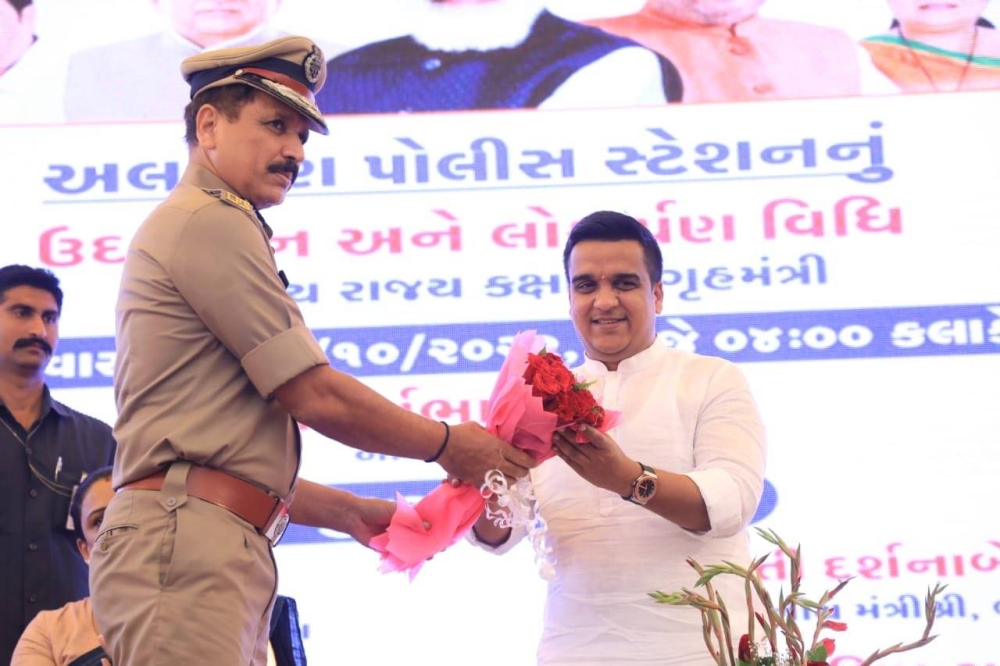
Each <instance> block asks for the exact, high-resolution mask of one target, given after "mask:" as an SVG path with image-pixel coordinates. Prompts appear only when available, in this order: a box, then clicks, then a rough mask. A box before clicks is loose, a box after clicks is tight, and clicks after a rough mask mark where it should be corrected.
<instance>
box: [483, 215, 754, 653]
mask: <svg viewBox="0 0 1000 666" xmlns="http://www.w3.org/2000/svg"><path fill="white" fill-rule="evenodd" d="M563 262H564V270H565V273H566V278H567V281H568V283H569V285H570V298H569V300H570V315H571V318H572V320H573V327H574V328H575V329H576V332H577V335H578V336H579V338H580V340H581V341H582V342H583V346H584V350H585V352H586V357H585V359H584V362H583V365H582V366H581V367H579V368H577V369H576V371H575V374H576V376H577V378H578V379H579V380H580V381H582V382H586V383H587V384H588V386H589V387H590V391H591V392H592V393H593V395H594V397H595V398H596V399H597V400H598V402H599V403H600V404H601V405H602V406H603V407H604V408H605V409H614V410H618V411H620V412H621V423H620V425H618V426H616V427H614V428H612V429H611V430H609V431H608V433H602V432H600V431H599V430H597V429H596V428H594V427H591V426H588V425H584V426H579V427H574V428H572V429H571V430H568V431H561V432H558V433H557V434H556V436H555V437H554V440H553V443H554V445H555V448H556V450H557V457H556V458H552V459H549V460H547V461H545V462H543V463H541V464H540V465H539V466H538V467H537V468H535V469H533V470H531V471H530V472H529V478H530V480H531V484H532V486H533V487H534V492H535V497H536V498H537V502H538V506H539V511H540V515H541V517H542V518H543V519H544V521H545V523H546V525H547V534H546V540H547V543H548V546H549V547H550V548H551V556H552V558H553V560H554V561H553V562H552V568H553V570H554V574H553V575H552V576H550V577H549V578H547V581H548V590H547V595H546V601H545V611H544V619H543V622H544V626H543V628H542V636H541V641H540V643H539V645H538V651H537V659H538V664H539V666H543V665H548V664H573V665H574V666H596V665H598V664H601V665H608V664H623V663H630V664H631V663H643V664H700V663H704V661H705V660H704V650H705V645H704V642H703V638H702V625H701V622H700V620H698V619H697V618H696V617H695V618H692V617H691V615H689V614H686V613H685V612H684V609H681V608H677V607H668V606H664V605H660V604H656V603H655V602H654V601H653V600H652V599H651V598H650V597H649V596H648V593H649V592H651V591H652V590H655V589H660V587H661V586H663V585H665V584H667V583H666V582H665V581H669V584H670V585H672V586H674V587H676V588H677V589H680V588H683V587H694V584H695V582H696V580H697V574H695V573H694V572H693V571H692V569H691V568H690V567H689V566H688V565H687V563H686V561H685V560H686V558H689V557H692V558H695V559H697V560H699V561H711V560H712V559H713V558H716V559H719V560H722V561H730V562H749V561H750V559H751V558H750V550H749V540H748V536H747V532H746V528H747V526H748V525H749V524H750V521H751V519H752V518H753V516H754V514H755V512H756V510H757V506H758V504H759V502H760V499H761V496H762V494H763V490H764V465H765V458H766V455H767V444H766V438H765V432H764V426H763V424H762V422H761V418H760V415H759V413H758V409H757V405H756V402H755V400H754V397H753V395H752V394H751V392H750V388H749V386H748V383H747V381H746V379H745V378H744V376H743V373H742V372H741V371H740V369H739V368H738V367H737V366H736V365H734V364H733V363H731V362H729V361H727V360H724V359H721V358H717V357H711V356H703V355H699V354H695V353H692V352H687V351H682V350H680V349H675V348H672V347H670V346H668V345H667V344H666V343H665V342H664V341H663V340H660V339H659V338H658V337H657V335H656V317H657V315H659V314H660V313H661V311H662V308H663V284H662V282H661V276H662V274H663V257H662V254H661V251H660V247H659V245H658V244H657V241H656V239H655V238H654V237H653V235H652V234H651V233H650V231H649V229H647V228H646V227H645V226H643V225H642V224H641V223H639V222H638V221H637V220H636V219H635V218H633V217H630V216H628V215H624V214H622V213H618V212H613V211H598V212H595V213H591V214H590V215H588V216H586V217H584V218H583V219H582V220H580V221H579V222H578V223H577V224H576V225H575V226H574V227H573V229H572V231H571V232H570V235H569V238H568V239H567V241H566V245H565V249H564V251H563ZM579 434H582V435H583V438H584V439H585V440H586V441H584V442H580V441H579V438H578V437H577V435H579ZM495 509H496V510H502V508H499V507H495ZM527 534H528V530H527V529H526V528H525V527H524V526H521V527H514V528H513V529H511V528H506V529H505V528H503V527H498V526H497V525H496V523H495V522H494V521H493V520H492V519H491V518H490V516H489V515H488V512H484V514H483V516H482V517H480V518H479V519H478V520H477V521H476V523H475V524H474V526H473V529H472V531H471V532H470V533H469V535H468V538H469V540H470V541H472V543H474V544H476V545H478V546H480V547H482V548H484V549H486V550H488V551H491V552H495V553H506V552H508V551H510V550H511V549H512V548H513V547H514V546H515V545H516V544H517V543H518V542H519V541H520V540H522V539H524V538H525V536H527ZM713 583H714V584H717V586H716V590H717V591H718V592H719V593H720V595H722V596H725V595H726V594H729V595H733V596H735V595H737V594H738V595H742V594H743V584H742V582H741V581H739V580H737V579H736V578H735V577H730V578H729V579H728V580H726V579H725V578H720V579H718V580H717V581H713ZM729 612H730V614H731V617H732V621H733V623H734V626H746V622H747V609H746V607H745V606H742V607H741V606H735V607H732V608H730V609H729Z"/></svg>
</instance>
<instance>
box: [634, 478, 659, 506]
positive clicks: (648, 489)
mask: <svg viewBox="0 0 1000 666" xmlns="http://www.w3.org/2000/svg"><path fill="white" fill-rule="evenodd" d="M654 493H656V479H651V478H649V477H646V478H644V479H639V483H637V484H635V496H636V499H639V500H643V501H647V500H649V498H651V497H652V496H653V494H654Z"/></svg>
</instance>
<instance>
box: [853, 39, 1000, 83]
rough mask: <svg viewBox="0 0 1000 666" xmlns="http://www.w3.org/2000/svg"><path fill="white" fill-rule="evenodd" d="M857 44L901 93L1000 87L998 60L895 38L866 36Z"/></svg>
mask: <svg viewBox="0 0 1000 666" xmlns="http://www.w3.org/2000/svg"><path fill="white" fill-rule="evenodd" d="M861 45H862V46H863V47H864V48H865V49H866V50H867V51H868V53H870V54H871V57H872V62H873V63H875V66H876V67H878V68H879V69H880V70H881V71H882V72H883V73H884V74H885V75H886V76H888V77H889V78H890V79H892V80H893V81H894V82H895V83H896V85H898V86H899V87H900V89H902V90H903V91H904V92H936V91H940V92H946V91H955V90H984V89H989V88H1000V58H995V57H990V56H972V57H970V55H969V54H968V53H959V52H956V51H947V50H945V49H940V48H937V47H934V46H930V45H928V44H922V43H920V42H915V41H913V40H904V39H901V38H899V37H897V36H895V35H878V36H876V37H869V38H867V39H865V40H864V41H862V42H861Z"/></svg>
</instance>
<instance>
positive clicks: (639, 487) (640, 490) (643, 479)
mask: <svg viewBox="0 0 1000 666" xmlns="http://www.w3.org/2000/svg"><path fill="white" fill-rule="evenodd" d="M639 465H641V466H642V473H641V474H639V476H637V477H636V479H635V481H633V482H632V492H631V493H630V494H628V495H622V499H623V500H628V501H629V502H632V503H633V504H639V505H641V506H645V505H646V503H647V502H649V500H651V499H653V495H655V494H656V486H657V483H658V481H657V478H656V472H654V471H653V468H652V467H650V466H649V465H646V464H643V463H639Z"/></svg>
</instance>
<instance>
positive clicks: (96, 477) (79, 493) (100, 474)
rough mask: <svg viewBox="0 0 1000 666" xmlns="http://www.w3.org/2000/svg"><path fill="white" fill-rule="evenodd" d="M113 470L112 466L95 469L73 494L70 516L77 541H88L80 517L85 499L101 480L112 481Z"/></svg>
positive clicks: (81, 517)
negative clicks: (84, 535)
mask: <svg viewBox="0 0 1000 666" xmlns="http://www.w3.org/2000/svg"><path fill="white" fill-rule="evenodd" d="M113 469H114V468H113V467H110V466H108V467H100V468H98V469H95V470H94V471H93V472H91V473H90V474H88V475H87V478H85V479H84V480H83V481H81V482H80V485H79V486H78V487H77V489H76V492H75V493H73V501H72V502H70V504H69V515H70V518H72V519H73V534H75V535H76V538H77V539H81V540H83V541H86V539H84V537H83V516H81V515H80V513H81V512H82V511H83V499H84V498H85V497H86V496H87V492H88V491H89V490H90V487H91V486H93V485H94V484H95V483H97V482H98V481H100V480H101V479H110V478H111V471H112V470H113Z"/></svg>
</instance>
